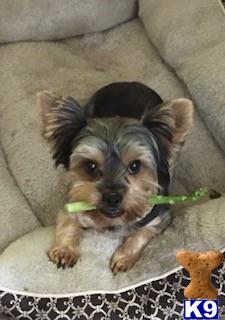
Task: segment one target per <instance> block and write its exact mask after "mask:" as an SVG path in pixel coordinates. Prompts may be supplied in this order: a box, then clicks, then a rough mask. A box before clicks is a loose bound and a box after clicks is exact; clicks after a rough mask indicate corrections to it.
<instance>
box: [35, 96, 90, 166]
mask: <svg viewBox="0 0 225 320" xmlns="http://www.w3.org/2000/svg"><path fill="white" fill-rule="evenodd" d="M37 104H38V107H39V110H40V114H41V118H42V123H43V130H44V136H45V138H46V139H47V141H48V142H49V143H50V145H51V147H52V151H53V159H54V160H55V165H56V167H57V166H58V165H59V164H62V165H64V167H65V168H66V169H68V168H69V162H70V155H71V153H72V147H73V146H72V144H73V140H74V138H75V136H76V135H77V134H78V132H79V131H80V130H81V129H82V128H83V127H85V125H86V124H87V122H86V118H85V115H84V112H83V110H82V108H81V107H80V106H79V104H78V103H77V102H76V100H74V99H73V98H71V97H66V98H63V97H61V96H59V95H56V94H55V93H51V92H47V91H42V92H39V93H38V94H37Z"/></svg>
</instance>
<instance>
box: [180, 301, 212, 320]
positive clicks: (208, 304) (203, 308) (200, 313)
mask: <svg viewBox="0 0 225 320" xmlns="http://www.w3.org/2000/svg"><path fill="white" fill-rule="evenodd" d="M184 319H185V320H197V319H218V300H184Z"/></svg>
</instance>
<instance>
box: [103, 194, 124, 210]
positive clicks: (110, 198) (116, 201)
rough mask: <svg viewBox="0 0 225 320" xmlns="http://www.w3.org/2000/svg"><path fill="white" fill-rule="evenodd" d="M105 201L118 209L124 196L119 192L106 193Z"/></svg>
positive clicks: (110, 206)
mask: <svg viewBox="0 0 225 320" xmlns="http://www.w3.org/2000/svg"><path fill="white" fill-rule="evenodd" d="M103 201H104V202H105V204H106V205H107V207H109V208H112V209H116V208H118V207H119V205H120V204H121V202H122V196H121V195H120V194H119V193H116V192H113V193H106V194H104V195H103Z"/></svg>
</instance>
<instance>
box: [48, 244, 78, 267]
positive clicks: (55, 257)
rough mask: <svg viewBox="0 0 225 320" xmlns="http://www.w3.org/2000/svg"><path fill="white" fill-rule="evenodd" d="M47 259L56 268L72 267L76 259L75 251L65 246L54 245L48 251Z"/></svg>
mask: <svg viewBox="0 0 225 320" xmlns="http://www.w3.org/2000/svg"><path fill="white" fill-rule="evenodd" d="M48 257H49V259H50V260H51V261H52V262H54V263H55V264H56V265H57V268H58V269H59V268H62V269H65V268H66V267H73V266H74V264H75V263H76V261H77V259H78V254H76V252H75V251H73V250H70V249H68V248H65V247H55V248H53V249H52V250H50V252H49V253H48Z"/></svg>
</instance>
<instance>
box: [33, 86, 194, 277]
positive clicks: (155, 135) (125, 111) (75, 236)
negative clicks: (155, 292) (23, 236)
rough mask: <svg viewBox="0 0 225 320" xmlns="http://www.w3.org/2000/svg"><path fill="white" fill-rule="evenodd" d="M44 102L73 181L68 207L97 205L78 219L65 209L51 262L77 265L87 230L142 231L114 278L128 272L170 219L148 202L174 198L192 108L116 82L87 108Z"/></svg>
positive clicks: (118, 256) (49, 132) (60, 100)
mask: <svg viewBox="0 0 225 320" xmlns="http://www.w3.org/2000/svg"><path fill="white" fill-rule="evenodd" d="M38 104H39V106H40V109H41V116H42V121H43V128H44V135H45V138H46V139H47V140H48V142H49V143H50V145H51V147H52V151H53V159H54V161H55V165H56V166H58V165H63V166H64V167H65V168H66V169H67V170H68V173H69V176H70V180H71V185H70V191H69V194H68V202H75V201H85V202H88V203H90V204H93V205H95V206H96V207H97V210H93V211H88V212H80V213H77V214H73V215H69V214H68V213H65V212H64V210H63V209H62V210H61V212H60V213H59V215H58V220H57V226H56V241H55V244H54V246H53V248H52V249H51V250H50V251H49V253H48V255H49V259H50V260H51V261H53V262H54V263H56V264H57V265H58V267H63V268H65V267H71V266H73V265H74V264H75V263H76V261H77V259H78V257H79V245H80V238H81V234H82V231H83V230H84V229H86V228H95V229H97V230H101V229H104V228H110V227H113V226H116V225H124V224H125V225H134V229H133V231H132V232H131V233H130V235H129V236H128V237H127V238H125V239H124V242H123V243H122V245H121V247H120V248H118V250H117V251H116V252H115V254H114V255H113V256H112V258H111V261H110V267H111V270H112V271H113V273H117V272H119V271H126V270H127V269H129V268H131V267H132V266H133V265H134V263H135V262H136V261H137V260H138V258H139V257H140V254H141V252H142V251H143V249H144V247H145V246H146V245H147V244H148V242H149V241H150V240H151V239H152V238H153V237H154V236H155V235H157V234H159V233H160V232H161V231H162V230H163V229H164V228H165V227H166V226H167V224H168V222H169V220H170V219H169V217H170V212H169V206H165V205H164V206H162V205H157V206H151V205H150V204H149V203H148V202H147V197H148V196H149V195H151V194H162V195H166V194H168V188H169V184H170V180H171V174H172V169H173V163H174V159H175V155H176V153H177V151H178V149H179V146H180V145H181V142H182V141H183V140H184V137H185V135H186V134H187V132H188V131H189V129H190V128H191V126H192V122H193V119H192V118H193V105H192V102H191V101H190V100H188V99H177V100H172V101H170V102H163V101H162V99H161V98H160V96H159V95H158V94H157V93H156V92H154V91H153V90H152V89H150V88H149V87H147V86H145V85H143V84H141V83H138V82H116V83H112V84H110V85H107V86H105V87H103V88H101V89H100V90H98V91H97V92H96V93H95V94H94V95H93V96H92V97H91V98H90V99H89V101H88V102H87V104H86V105H85V106H84V107H83V108H81V106H80V105H79V104H78V103H77V101H76V100H74V99H73V98H71V97H65V98H64V97H61V96H58V95H56V94H53V93H49V92H40V93H39V94H38Z"/></svg>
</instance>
